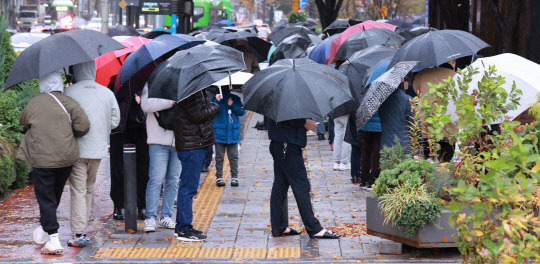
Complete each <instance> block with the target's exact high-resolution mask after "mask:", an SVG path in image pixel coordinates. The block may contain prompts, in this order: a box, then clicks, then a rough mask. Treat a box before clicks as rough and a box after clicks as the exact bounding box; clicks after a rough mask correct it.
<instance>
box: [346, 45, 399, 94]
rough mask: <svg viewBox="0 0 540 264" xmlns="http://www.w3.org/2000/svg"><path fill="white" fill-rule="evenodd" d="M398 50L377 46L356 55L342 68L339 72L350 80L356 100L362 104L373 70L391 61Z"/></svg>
mask: <svg viewBox="0 0 540 264" xmlns="http://www.w3.org/2000/svg"><path fill="white" fill-rule="evenodd" d="M396 52H397V49H394V48H390V47H386V46H382V45H376V46H373V47H369V48H367V49H364V50H361V51H358V52H356V53H354V54H353V55H352V56H351V57H350V58H349V59H347V60H346V61H345V62H344V63H343V64H341V66H339V71H340V72H342V73H343V74H345V75H346V76H347V78H349V86H350V87H351V93H352V95H353V97H354V99H355V100H356V101H358V102H360V101H361V100H360V99H361V97H360V95H361V94H362V91H363V90H364V86H365V84H366V82H367V81H368V79H369V76H371V73H373V70H374V69H375V68H376V67H377V66H378V65H379V64H380V63H381V62H383V61H385V60H390V59H391V58H392V56H394V54H396Z"/></svg>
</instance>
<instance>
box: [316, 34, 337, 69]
mask: <svg viewBox="0 0 540 264" xmlns="http://www.w3.org/2000/svg"><path fill="white" fill-rule="evenodd" d="M339 35H340V34H335V35H332V36H331V37H329V38H327V39H325V40H324V41H323V42H321V43H320V44H319V45H317V46H315V48H313V50H311V52H310V53H309V56H308V58H309V59H311V60H312V61H314V62H316V63H320V64H325V63H326V57H328V52H330V47H332V40H334V39H335V38H337V37H338V36H339Z"/></svg>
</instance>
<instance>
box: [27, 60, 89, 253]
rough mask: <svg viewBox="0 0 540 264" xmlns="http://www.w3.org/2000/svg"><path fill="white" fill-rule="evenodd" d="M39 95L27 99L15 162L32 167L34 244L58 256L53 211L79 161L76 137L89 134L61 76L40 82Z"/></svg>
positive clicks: (60, 249)
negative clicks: (36, 214) (35, 208)
mask: <svg viewBox="0 0 540 264" xmlns="http://www.w3.org/2000/svg"><path fill="white" fill-rule="evenodd" d="M39 91H40V92H41V94H39V95H37V96H35V97H34V98H32V99H30V101H29V102H28V104H27V105H26V107H25V108H24V109H23V111H22V113H21V116H20V119H19V121H20V123H21V125H22V126H23V127H24V128H26V129H28V131H27V132H26V134H25V135H24V138H23V140H22V142H21V144H20V146H19V150H18V152H17V159H20V160H24V161H26V162H27V163H28V164H29V165H30V166H31V167H32V176H33V179H34V190H35V193H36V199H37V201H38V204H39V214H40V218H39V222H40V226H38V227H37V228H36V229H35V230H34V234H33V238H34V242H35V243H36V244H39V245H44V246H43V248H41V253H42V254H61V253H62V252H63V250H64V248H63V247H62V245H61V244H60V239H59V238H58V228H60V225H59V224H58V219H57V216H56V209H58V205H60V199H61V198H62V192H63V190H64V186H65V184H66V181H67V179H68V177H69V175H70V174H71V169H72V168H73V164H75V162H77V160H78V159H79V147H78V146H77V141H76V138H77V137H82V136H84V135H86V133H88V131H89V130H90V122H89V121H88V116H87V115H86V114H85V113H84V110H83V109H82V108H81V107H80V106H79V104H78V103H77V101H75V100H73V99H71V98H69V97H67V96H65V95H63V94H62V93H63V91H64V84H63V81H62V75H61V74H60V72H58V71H55V72H52V73H49V74H47V75H45V76H43V77H40V78H39Z"/></svg>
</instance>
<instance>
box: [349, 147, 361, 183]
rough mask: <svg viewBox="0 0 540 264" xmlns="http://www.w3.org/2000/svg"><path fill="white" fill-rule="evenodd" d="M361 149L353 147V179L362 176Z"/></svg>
mask: <svg viewBox="0 0 540 264" xmlns="http://www.w3.org/2000/svg"><path fill="white" fill-rule="evenodd" d="M360 158H361V155H360V147H359V146H352V147H351V177H353V176H359V175H360Z"/></svg>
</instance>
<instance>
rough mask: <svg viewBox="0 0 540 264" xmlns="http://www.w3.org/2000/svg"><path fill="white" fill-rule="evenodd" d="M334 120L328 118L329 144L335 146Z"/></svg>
mask: <svg viewBox="0 0 540 264" xmlns="http://www.w3.org/2000/svg"><path fill="white" fill-rule="evenodd" d="M334 136H335V134H334V119H332V118H330V117H328V144H334Z"/></svg>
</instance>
